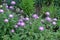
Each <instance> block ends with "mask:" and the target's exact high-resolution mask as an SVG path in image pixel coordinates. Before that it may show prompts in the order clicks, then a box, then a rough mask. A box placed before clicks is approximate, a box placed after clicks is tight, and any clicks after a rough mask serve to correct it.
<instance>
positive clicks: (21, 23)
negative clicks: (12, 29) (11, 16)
mask: <svg viewBox="0 0 60 40" xmlns="http://www.w3.org/2000/svg"><path fill="white" fill-rule="evenodd" d="M17 25H19V26H25V23H24V22H18V23H17Z"/></svg>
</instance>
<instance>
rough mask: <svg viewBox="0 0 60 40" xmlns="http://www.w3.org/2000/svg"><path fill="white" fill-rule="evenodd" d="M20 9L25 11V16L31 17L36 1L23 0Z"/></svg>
mask: <svg viewBox="0 0 60 40" xmlns="http://www.w3.org/2000/svg"><path fill="white" fill-rule="evenodd" d="M20 7H21V9H23V10H24V13H25V14H27V15H31V14H32V13H33V12H34V0H22V1H21V3H20Z"/></svg>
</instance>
